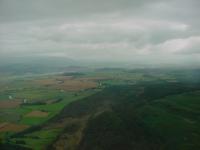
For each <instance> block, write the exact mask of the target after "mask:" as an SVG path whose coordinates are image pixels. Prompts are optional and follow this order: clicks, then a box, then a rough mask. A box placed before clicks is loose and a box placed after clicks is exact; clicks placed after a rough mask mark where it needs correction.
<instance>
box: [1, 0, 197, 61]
mask: <svg viewBox="0 0 200 150" xmlns="http://www.w3.org/2000/svg"><path fill="white" fill-rule="evenodd" d="M199 6H200V2H199V1H198V0H190V1H188V0H101V1H99V0H84V1H83V0H57V1H55V0H34V1H33V0H20V1H19V0H0V57H5V56H8V55H26V56H27V55H37V54H38V55H46V56H50V55H51V56H53V55H55V56H58V55H60V56H64V55H65V56H68V57H71V58H78V59H79V57H81V58H85V59H90V58H98V59H100V60H101V59H103V57H104V58H105V59H108V60H110V59H118V60H120V59H124V60H126V59H127V60H132V59H134V58H135V59H136V57H137V59H138V58H141V60H142V59H146V58H147V57H149V59H150V58H152V59H153V58H155V57H159V56H163V55H164V56H166V57H172V56H173V58H178V57H180V56H184V58H187V57H188V58H189V57H190V58H191V57H192V55H193V54H194V53H195V54H197V55H200V51H199V48H200V44H199V43H200V41H199V37H200V30H199V27H198V25H199V24H200V21H199V19H198V17H199V16H200V11H198V9H199ZM178 55H179V56H178ZM166 60H167V59H166Z"/></svg>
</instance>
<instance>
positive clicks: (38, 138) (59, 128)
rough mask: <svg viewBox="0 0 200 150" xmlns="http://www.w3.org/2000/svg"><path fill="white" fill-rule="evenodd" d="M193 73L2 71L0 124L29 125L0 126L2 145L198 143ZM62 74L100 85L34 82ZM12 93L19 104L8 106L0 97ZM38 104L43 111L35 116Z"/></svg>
mask: <svg viewBox="0 0 200 150" xmlns="http://www.w3.org/2000/svg"><path fill="white" fill-rule="evenodd" d="M198 74H199V72H198V71H196V70H195V71H193V72H192V74H191V71H190V72H189V71H185V70H179V71H177V70H159V69H158V70H154V69H152V70H145V69H141V70H126V69H99V70H93V71H89V72H84V73H77V74H75V73H73V74H72V73H70V74H66V73H65V74H63V75H59V76H58V75H57V74H55V75H41V76H39V75H38V76H24V77H23V78H21V77H17V76H15V77H14V76H13V77H12V76H11V77H7V78H6V79H7V80H1V83H2V84H1V90H0V102H1V104H4V105H5V108H3V106H1V107H2V109H1V110H0V123H12V124H14V125H27V126H28V128H26V129H24V130H21V131H12V130H11V131H9V130H8V129H7V130H6V131H4V130H2V131H0V137H1V143H2V144H1V145H2V147H4V148H5V147H9V146H11V147H18V146H20V147H21V149H22V148H25V149H30V148H31V149H34V150H43V149H56V148H58V147H66V148H67V149H70V150H77V149H78V150H95V149H98V150H112V149H113V150H130V149H136V150H149V149H153V150H191V149H195V150H196V149H199V148H200V145H199V142H198V141H199V140H200V128H199V127H200V117H199V115H200V84H199V83H200V82H199V81H200V80H199V79H198V78H196V77H197V76H198ZM67 75H70V76H72V79H70V80H78V81H79V80H80V81H81V82H82V80H83V82H87V81H92V82H95V83H97V85H98V86H97V87H95V88H91V89H79V90H75V91H71V90H69V91H67V90H65V91H63V90H60V89H59V88H57V86H56V88H55V87H54V86H46V85H42V84H38V83H37V82H33V81H35V80H44V81H45V82H46V81H47V79H48V80H49V79H55V81H57V80H58V79H57V78H58V77H59V78H60V76H61V77H62V76H67ZM2 79H5V78H2ZM59 80H60V79H59ZM70 80H66V81H64V82H70ZM58 86H59V84H58ZM9 96H12V99H9ZM15 99H16V100H22V101H21V103H20V105H19V106H17V107H13V108H6V107H7V105H6V104H5V101H6V102H12V101H14V100H15ZM24 99H26V102H24ZM35 111H36V115H35V116H34V115H32V116H31V115H30V114H31V113H33V114H34V112H35ZM38 111H39V114H40V113H41V115H42V114H43V113H44V114H45V113H46V115H44V116H43V117H41V116H40V115H39V116H38V114H37V113H38ZM14 127H15V126H14ZM12 128H13V127H12ZM100 141H101V142H100ZM33 147H34V148H33Z"/></svg>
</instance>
